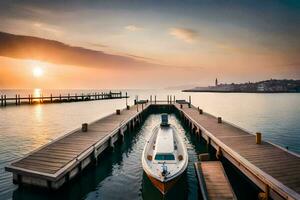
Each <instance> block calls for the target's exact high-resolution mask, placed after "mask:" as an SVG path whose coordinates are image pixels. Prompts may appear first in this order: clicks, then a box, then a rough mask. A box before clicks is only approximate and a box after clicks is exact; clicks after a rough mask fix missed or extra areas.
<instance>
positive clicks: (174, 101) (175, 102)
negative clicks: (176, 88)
mask: <svg viewBox="0 0 300 200" xmlns="http://www.w3.org/2000/svg"><path fill="white" fill-rule="evenodd" d="M174 103H176V98H175V95H174Z"/></svg>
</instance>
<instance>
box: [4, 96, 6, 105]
mask: <svg viewBox="0 0 300 200" xmlns="http://www.w3.org/2000/svg"><path fill="white" fill-rule="evenodd" d="M4 106H6V94H5V95H4Z"/></svg>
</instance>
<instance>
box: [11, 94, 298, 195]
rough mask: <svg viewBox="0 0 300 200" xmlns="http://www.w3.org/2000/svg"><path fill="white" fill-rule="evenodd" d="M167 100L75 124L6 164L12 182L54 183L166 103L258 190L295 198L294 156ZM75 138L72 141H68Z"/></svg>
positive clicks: (73, 173) (51, 185)
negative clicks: (83, 125)
mask: <svg viewBox="0 0 300 200" xmlns="http://www.w3.org/2000/svg"><path fill="white" fill-rule="evenodd" d="M180 103H182V102H180V101H179V103H176V101H175V98H174V100H173V98H171V97H168V101H167V102H166V101H164V102H162V101H158V100H156V98H155V100H154V101H152V97H150V101H149V103H147V102H146V104H142V105H139V104H137V105H135V106H132V107H130V109H129V110H127V109H124V110H121V111H119V113H120V115H118V114H117V113H118V112H116V114H112V115H109V116H107V117H105V118H102V119H100V120H97V121H96V122H93V123H91V124H89V125H88V131H87V132H83V131H82V130H81V129H77V130H75V131H73V132H71V133H69V134H67V135H66V136H63V137H62V138H59V139H57V140H55V141H53V142H51V143H50V144H48V145H45V146H43V147H41V148H40V149H38V150H36V151H35V152H33V153H30V154H29V155H27V156H26V157H25V158H22V159H20V160H18V161H16V162H13V163H12V164H11V165H9V166H7V167H6V170H7V171H10V172H13V179H14V182H15V183H19V184H22V183H24V184H30V185H38V186H42V187H48V188H52V189H57V188H59V187H61V186H62V185H63V184H64V183H65V182H68V180H70V179H71V178H73V177H75V176H76V175H77V174H79V173H80V171H81V170H83V169H84V168H85V167H86V166H87V165H88V164H89V163H91V162H92V160H95V159H96V158H97V156H98V155H99V154H100V153H101V152H102V151H103V150H104V149H105V148H107V147H109V146H112V145H113V143H114V141H116V140H117V138H118V137H120V136H121V135H122V134H123V133H124V131H125V130H126V129H128V128H130V127H132V126H134V124H136V123H137V122H139V121H140V120H141V116H144V118H145V117H146V115H147V112H145V111H147V110H149V109H150V110H152V109H156V110H160V109H161V108H168V109H169V110H172V111H174V112H175V113H177V114H178V115H179V116H180V118H181V119H182V120H183V121H184V122H185V123H186V124H187V125H188V126H189V127H190V128H191V131H192V132H193V133H194V134H197V135H198V136H199V137H202V138H204V139H205V140H206V141H207V144H208V145H209V146H211V147H213V148H214V149H215V150H216V154H217V157H218V158H220V157H223V158H226V159H227V160H228V161H230V162H231V163H232V164H233V165H234V166H236V168H237V169H239V170H240V171H241V172H242V173H243V174H244V175H245V176H247V177H248V178H249V179H250V180H251V181H252V182H253V183H254V184H256V185H257V186H258V188H260V189H261V191H262V192H264V193H263V195H265V196H267V197H271V198H272V199H300V195H299V193H300V157H299V155H298V154H294V153H291V152H289V151H287V150H286V149H283V148H280V147H278V146H276V145H274V144H271V143H269V142H265V141H263V140H262V142H261V144H256V136H255V135H253V134H252V133H250V132H248V131H245V130H243V129H241V128H239V127H237V126H235V125H233V124H230V123H228V122H226V121H224V120H222V118H220V117H215V116H212V115H210V114H208V113H205V112H203V110H202V109H199V108H196V107H194V106H193V105H191V99H189V102H188V103H187V104H186V102H184V103H183V104H180ZM74 144H76V145H74Z"/></svg>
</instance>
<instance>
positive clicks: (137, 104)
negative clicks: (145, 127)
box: [136, 96, 139, 112]
mask: <svg viewBox="0 0 300 200" xmlns="http://www.w3.org/2000/svg"><path fill="white" fill-rule="evenodd" d="M136 111H137V112H139V96H136Z"/></svg>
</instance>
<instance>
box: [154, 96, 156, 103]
mask: <svg viewBox="0 0 300 200" xmlns="http://www.w3.org/2000/svg"><path fill="white" fill-rule="evenodd" d="M154 102H155V104H156V95H155V96H154Z"/></svg>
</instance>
